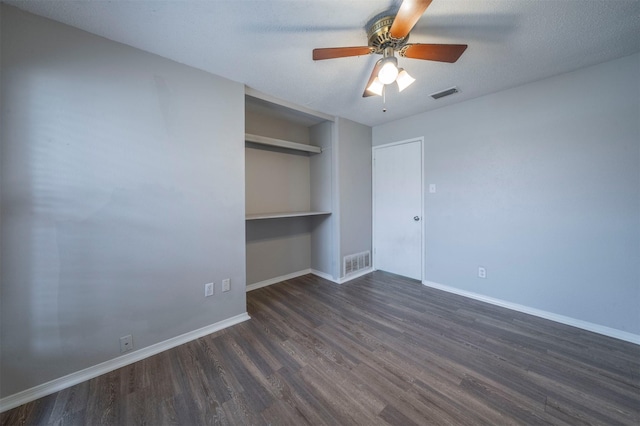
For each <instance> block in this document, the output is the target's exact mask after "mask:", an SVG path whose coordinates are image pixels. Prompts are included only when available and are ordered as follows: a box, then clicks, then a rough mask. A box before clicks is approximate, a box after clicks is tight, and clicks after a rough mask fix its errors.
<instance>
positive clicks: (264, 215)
mask: <svg viewBox="0 0 640 426" xmlns="http://www.w3.org/2000/svg"><path fill="white" fill-rule="evenodd" d="M330 214H331V212H320V211H314V212H281V213H259V214H248V215H247V216H246V220H259V219H282V218H287V217H304V216H322V215H330Z"/></svg>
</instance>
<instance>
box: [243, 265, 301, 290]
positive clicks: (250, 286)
mask: <svg viewBox="0 0 640 426" xmlns="http://www.w3.org/2000/svg"><path fill="white" fill-rule="evenodd" d="M311 273H312V271H311V269H303V270H302V271H298V272H292V273H290V274H287V275H281V276H279V277H275V278H269V279H268V280H264V281H260V282H257V283H253V284H248V285H247V292H249V291H251V290H257V289H259V288H262V287H266V286H268V285H271V284H276V283H279V282H281V281H285V280H291V279H293V278H297V277H301V276H303V275H307V274H311Z"/></svg>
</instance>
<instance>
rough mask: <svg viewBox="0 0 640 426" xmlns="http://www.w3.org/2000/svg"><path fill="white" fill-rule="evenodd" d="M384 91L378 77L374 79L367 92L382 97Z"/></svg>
mask: <svg viewBox="0 0 640 426" xmlns="http://www.w3.org/2000/svg"><path fill="white" fill-rule="evenodd" d="M383 90H384V84H382V82H381V81H380V79H379V78H378V77H376V78H374V79H373V81H372V82H371V84H370V85H369V87H367V92H371V93H373V94H374V95H378V96H382V91H383Z"/></svg>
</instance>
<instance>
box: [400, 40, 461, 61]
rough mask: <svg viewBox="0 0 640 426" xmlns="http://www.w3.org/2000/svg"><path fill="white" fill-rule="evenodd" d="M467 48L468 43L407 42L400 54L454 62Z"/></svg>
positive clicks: (406, 56) (414, 57) (407, 56)
mask: <svg viewBox="0 0 640 426" xmlns="http://www.w3.org/2000/svg"><path fill="white" fill-rule="evenodd" d="M466 48H467V45H466V44H420V43H413V44H407V45H406V46H405V47H403V48H402V49H401V50H400V52H399V55H400V56H404V57H405V58H413V59H426V60H428V61H438V62H450V63H453V62H455V61H457V60H458V58H460V56H461V55H462V53H463V52H464V51H465V49H466Z"/></svg>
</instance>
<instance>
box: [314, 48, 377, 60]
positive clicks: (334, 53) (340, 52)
mask: <svg viewBox="0 0 640 426" xmlns="http://www.w3.org/2000/svg"><path fill="white" fill-rule="evenodd" d="M371 52H373V49H372V48H371V47H369V46H356V47H326V48H322V49H313V60H314V61H320V60H322V59H333V58H345V57H347V56H362V55H369V54H371Z"/></svg>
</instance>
